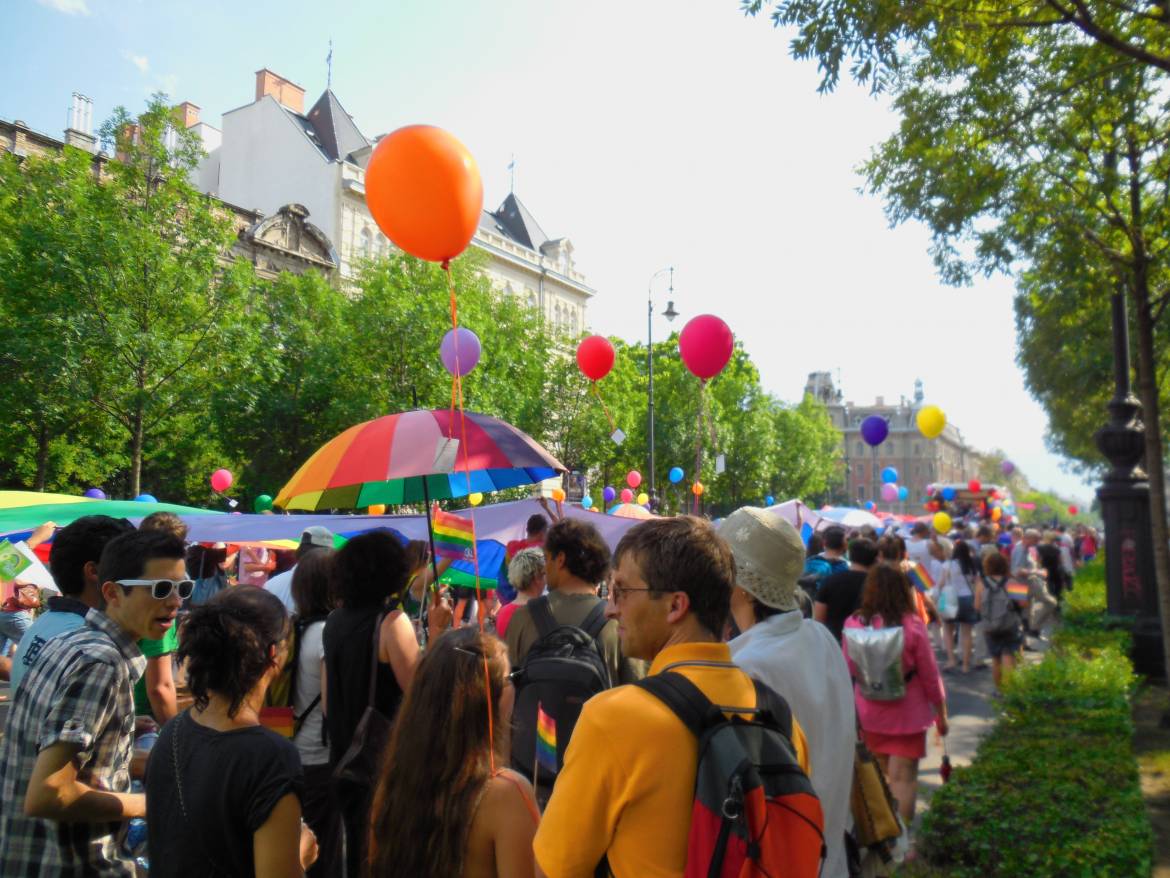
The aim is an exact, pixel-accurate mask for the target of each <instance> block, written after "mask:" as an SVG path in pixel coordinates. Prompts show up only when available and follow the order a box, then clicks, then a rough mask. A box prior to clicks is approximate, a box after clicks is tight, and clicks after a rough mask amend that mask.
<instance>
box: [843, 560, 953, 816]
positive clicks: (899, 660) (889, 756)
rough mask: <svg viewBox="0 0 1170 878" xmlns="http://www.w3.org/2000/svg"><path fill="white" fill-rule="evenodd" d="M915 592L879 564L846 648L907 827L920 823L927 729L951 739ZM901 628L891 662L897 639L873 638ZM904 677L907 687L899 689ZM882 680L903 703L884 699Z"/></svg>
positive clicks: (870, 742) (857, 697)
mask: <svg viewBox="0 0 1170 878" xmlns="http://www.w3.org/2000/svg"><path fill="white" fill-rule="evenodd" d="M912 590H913V586H911V585H910V583H909V581H908V580H907V579H906V575H905V574H904V573H903V572H902V571H901V570H899V569H898V568H896V567H894V566H893V565H891V564H882V563H879V564H875V565H874V566H873V567H872V568H871V569H870V571H869V574H868V575H867V576H866V579H865V588H864V590H863V591H862V595H861V609H860V610H858V611H857V612H856V613H854V614H853V615H852V616H850V617H849V618H848V619H846V620H845V637H844V640H843V644H842V648H843V650H844V652H845V660H846V661H847V662H848V664H849V672H850V674H851V675H852V676H853V679H854V680H855V681H856V685H855V686H854V702H855V704H856V706H857V718H858V722H859V723H860V724H861V730H862V734H863V735H864V738H865V743H866V746H868V747H869V749H870V750H872V751H873V753H874V755H876V756H877V758H878V761H879V762H880V763H881V766H882V771H883V772H884V773H885V775H886V778H887V779H888V780H889V783H890V790H891V792H892V793H893V794H894V798H896V799H897V800H898V811H899V813H900V814H901V815H902V820H903V821H904V822H905V824H906V825H907V826H909V825H910V823H911V821H912V820H913V819H914V799H915V796H916V794H917V786H918V761H919V760H920V759H921V758H922V757H923V756H925V755H926V730H927V729H928V728H930V726H931V725H932V724H934V725H935V726H937V727H938V731H939V734H942V735H945V734H946V733H947V703H946V693H945V692H944V691H943V685H942V678H941V677H940V676H939V671H938V664H937V663H936V662H935V660H934V650H933V649H931V646H930V637H929V636H928V635H927V633H926V626H925V625H924V624H923V623H922V620H921V619H920V618H918V614H917V613H916V612H915V609H914V601H913V598H912V597H911V592H912ZM890 628H901V645H902V649H901V651H900V653H897V652H895V654H893V655H890V654H889V649H890V644H891V643H892V644H894V645H896V643H897V637H896V635H895V637H894V639H893V640H889V639H885V642H884V643H883V642H882V641H883V638H881V637H880V636H877V635H875V632H877V631H880V630H882V629H890ZM899 678H901V681H902V685H901V686H898V679H899ZM874 680H879V681H881V682H883V683H884V684H885V685H886V687H887V688H888V687H889V686H890V685H891V684H892V685H893V692H901V691H902V690H904V693H903V694H901V695H900V696H899V697H895V698H889V697H886V696H887V695H889V694H891V693H886V694H885V695H883V697H881V698H878V697H876V696H877V695H882V693H880V692H878V691H875V689H876V688H877V687H874V686H873V685H872V681H874Z"/></svg>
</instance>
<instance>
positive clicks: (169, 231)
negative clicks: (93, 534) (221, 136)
mask: <svg viewBox="0 0 1170 878" xmlns="http://www.w3.org/2000/svg"><path fill="white" fill-rule="evenodd" d="M103 136H104V137H106V138H108V139H111V140H114V141H115V142H116V143H117V144H118V147H117V148H118V154H119V155H118V159H119V160H118V161H112V162H108V163H107V164H106V165H105V166H104V169H103V174H102V176H101V179H100V180H94V181H93V182H92V183H91V184H90V185H88V186H87V187H86V188H85V191H84V198H83V199H82V200H81V203H80V204H79V206H78V211H77V213H76V214H75V215H74V216H73V217H72V218H71V219H72V222H71V223H70V227H69V229H68V237H67V239H66V241H65V248H64V249H63V250H62V251H61V252H60V253H59V254H58V256H57V258H58V259H59V260H60V263H61V269H62V271H63V272H65V273H66V275H67V282H68V283H69V284H70V285H71V286H72V289H73V291H74V293H75V300H74V302H73V304H72V306H71V309H70V310H71V314H70V320H71V328H72V330H73V332H72V341H73V343H74V344H75V345H76V346H77V351H78V362H77V365H76V370H75V372H74V382H73V387H74V392H75V393H76V394H77V395H78V396H79V398H81V399H84V400H85V401H86V402H87V403H88V404H89V405H91V406H93V407H94V408H96V409H97V410H99V411H101V412H103V413H105V414H106V415H108V416H109V417H110V418H111V419H112V420H113V421H114V422H115V423H116V424H117V425H118V427H119V428H120V429H121V431H122V436H123V441H124V442H125V448H126V456H127V458H128V460H127V463H128V468H129V472H128V473H127V478H126V484H127V488H128V492H129V493H130V494H132V495H134V494H137V493H139V492H140V490H141V485H142V473H143V467H144V465H149V464H150V462H151V460H152V457H153V456H155V455H159V456H161V459H162V460H165V461H166V463H165V465H160V466H159V467H157V468H156V469H155V472H156V473H157V474H161V473H163V472H164V471H166V472H170V471H171V468H172V467H173V466H174V465H176V464H177V465H180V466H190V465H192V463H193V460H192V453H191V452H192V448H191V444H192V443H193V444H196V445H198V446H200V448H201V453H200V454H197V455H194V457H195V458H202V460H201V461H200V462H204V463H205V462H206V461H209V460H213V459H214V458H215V454H214V451H213V450H211V451H209V450H208V449H214V446H215V444H216V437H215V436H214V435H212V434H211V430H210V429H209V428H210V426H211V425H210V418H209V417H206V413H207V412H209V410H210V398H211V395H212V393H213V391H214V389H215V388H221V387H223V386H224V385H226V384H228V383H230V382H231V381H232V380H233V379H234V378H235V377H236V376H238V375H239V374H240V373H241V372H242V366H243V365H244V364H245V363H247V362H248V360H249V359H250V357H251V354H252V352H253V351H254V349H255V346H256V343H257V336H256V334H255V333H254V332H253V331H251V327H250V325H249V323H248V321H246V320H244V319H243V316H244V309H245V306H246V305H247V302H248V294H249V292H250V291H251V289H252V273H251V268H250V266H248V265H247V263H244V262H242V261H237V262H235V263H230V264H225V262H224V254H225V253H227V252H229V250H230V245H231V242H232V237H233V236H232V224H231V221H230V218H229V217H227V216H226V215H225V213H224V211H223V210H222V209H221V208H217V207H216V206H215V205H214V204H213V202H212V200H211V199H210V198H209V197H208V196H206V195H203V194H201V193H199V192H198V191H197V190H195V188H194V187H193V186H192V185H191V184H190V183H189V182H188V177H187V173H188V171H189V170H190V169H191V168H192V167H193V166H194V164H195V162H196V161H197V160H198V158H199V155H200V146H199V143H198V139H197V138H196V136H195V135H194V134H193V133H191V132H188V131H186V130H184V129H182V128H181V127H180V126H178V125H176V123H175V119H174V115H173V112H172V110H171V109H170V108H169V107H168V106H167V105H166V103H165V102H164V100H163V97H162V96H161V95H155V96H154V98H152V99H151V101H150V103H149V105H148V107H147V109H146V111H145V112H144V113H143V114H142V115H140V116H139V117H138V118H137V119H136V120H135V119H131V117H130V116H129V114H128V113H127V112H126V110H125V109H124V108H119V109H118V110H117V111H116V112H115V114H114V116H113V117H112V118H111V119H110V120H109V121H108V122H107V123H106V124H105V126H104V127H103ZM180 437H185V438H186V439H187V442H188V447H187V448H185V449H184V454H183V456H182V458H181V459H178V460H176V459H175V458H173V457H171V456H170V452H171V451H173V450H174V446H175V445H176V444H179V443H178V439H179V438H180ZM160 463H161V461H160ZM203 475H205V473H204V474H203ZM193 479H194V476H192V475H190V474H189V473H184V474H183V476H180V479H179V481H180V483H182V484H184V486H185V488H186V489H187V490H189V489H190V486H191V485H192V484H193ZM152 487H155V488H156V489H157V486H152Z"/></svg>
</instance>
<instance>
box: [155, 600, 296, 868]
mask: <svg viewBox="0 0 1170 878" xmlns="http://www.w3.org/2000/svg"><path fill="white" fill-rule="evenodd" d="M288 634H289V622H288V614H287V613H286V612H285V610H284V606H283V605H282V604H281V602H280V600H279V599H277V598H276V597H274V596H273V595H270V594H268V592H266V591H264V590H263V589H258V588H233V589H228V590H226V591H223V592H220V593H219V594H217V595H215V596H214V597H212V598H211V599H210V600H209V601H208V602H207V603H206V604H204V605H203V606H201V607H196V608H195V609H194V610H192V611H191V613H190V615H189V616H188V617H187V620H186V622H185V623H184V624H183V630H182V637H181V638H180V646H179V660H180V661H183V662H185V663H186V665H187V681H188V685H189V686H190V688H191V694H192V695H193V696H194V697H195V703H194V706H193V707H191V708H190V709H189V710H186V711H183V713H181V714H179V715H178V716H177V717H175V718H174V719H173V720H171V721H170V722H168V723H167V724H166V725H165V726H164V727H163V730H162V733H161V734H160V735H159V739H158V742H157V744H155V747H154V750H153V754H154V755H153V758H151V760H150V761H149V762H148V763H147V768H146V802H147V805H146V820H147V825H148V827H149V835H150V842H149V844H150V871H151V874H152V875H161V876H171V875H174V876H186V875H190V876H203V875H211V874H222V875H297V874H300V871H301V870H302V869H305V868H308V867H309V866H311V865H312V864H313V861H314V860H315V859H316V858H317V842H316V839H315V838H314V836H313V833H312V830H310V829H309V828H308V827H307V826H305V825H304V824H302V822H301V791H302V779H301V764H300V759H299V757H298V756H297V750H296V747H294V746H293V745H292V743H290V742H289V741H286V740H285V739H284V738H282V737H281V736H280V735H278V734H276V733H275V732H273V731H271V730H269V729H266V728H264V727H263V726H262V725H260V709H261V707H262V706H263V704H264V693H265V692H266V691H267V689H268V685H269V684H270V683H271V682H272V680H273V678H274V677H276V675H277V674H279V673H280V671H281V669H282V667H283V666H284V662H285V658H286V656H287V642H288Z"/></svg>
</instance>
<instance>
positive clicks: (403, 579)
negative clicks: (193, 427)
mask: <svg viewBox="0 0 1170 878" xmlns="http://www.w3.org/2000/svg"><path fill="white" fill-rule="evenodd" d="M302 560H304V559H302ZM409 574H410V568H409V561H408V559H407V555H406V549H405V547H404V546H403V545H402V543H401V541H400V540H399V539H398V538H397V537H396V536H394V535H393V534H391V533H389V532H388V531H370V532H368V533H364V534H360V535H359V536H356V537H354V538H353V539H351V540H350V541H349V542H348V543H346V544H345V545H344V546H342V547H341V548H340V549H338V550H337V552H335V553H334V555H333V572H332V582H333V589H334V594H335V596H336V597H337V599H338V602H339V604H340V606H339V607H338V608H337V609H336V610H334V611H333V612H332V613H330V614H329V618H328V620H327V621H326V622H325V630H324V644H325V683H324V686H323V688H322V707H323V708H324V711H325V726H326V730H327V732H328V737H329V763H330V764H331V765H333V766H336V765H337V763H338V762H339V761H340V760H341V757H342V756H344V755H345V752H346V751H347V750H348V749H349V747H350V744H351V743H352V742H353V735H354V732H355V731H356V729H357V726H358V723H359V722H360V721H361V718H362V714H363V713H365V710H366V707H367V706H371V707H373V708H374V709H376V710H377V711H378V712H379V713H381V714H382V715H383V716H384V717H386V718H387V719H389V720H393V719H394V717H395V715H396V714H397V713H398V706H399V703H400V702H401V701H402V693H403V692H404V691H405V690H406V689H407V687H408V686H409V685H410V681H411V679H412V678H413V677H414V669H415V667H416V665H417V664H418V660H419V647H418V639H417V638H416V637H415V633H414V626H413V625H411V622H410V619H409V618H407V616H406V614H405V613H403V612H402V609H401V606H402V595H403V592H404V591H405V590H406V583H407V577H408V576H409ZM441 610H442V608H439V609H438V610H436V609H435V608H432V610H431V614H430V620H429V622H430V635H431V637H437V636H438V635H439V634H441V633H442V630H443V628H444V627H446V626H445V621H448V620H449V619H450V611H449V610H447V612H446V617H447V618H446V620H444V619H443V618H442V613H441ZM375 648H376V649H377V656H376V660H375V656H374V655H373V650H374V649H375ZM372 668H376V670H375V673H376V677H375V679H374V681H373V686H371V680H370V672H371V669H372ZM371 689H372V690H373V693H374V699H373V702H372V703H371V702H370V700H369V699H370V691H371ZM338 805H339V807H340V810H341V814H342V820H343V823H344V826H345V848H346V862H347V870H346V874H347V875H357V874H358V872H359V871H360V869H361V863H362V861H363V860H364V855H365V851H364V842H365V837H366V827H367V817H368V814H369V803H368V802H358V801H345V802H339V803H338Z"/></svg>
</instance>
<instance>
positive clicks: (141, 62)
mask: <svg viewBox="0 0 1170 878" xmlns="http://www.w3.org/2000/svg"><path fill="white" fill-rule="evenodd" d="M81 2H84V0H81ZM122 57H123V58H125V59H126V60H127V61H129V62H130V63H131V64H133V65H134V66H135V67H137V68H138V72H139V73H146V72H147V71H148V70H150V59H149V58H147V57H146V56H145V55H135V54H134V53H133V52H131V51H130V50H129V49H125V50H123V52H122Z"/></svg>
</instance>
